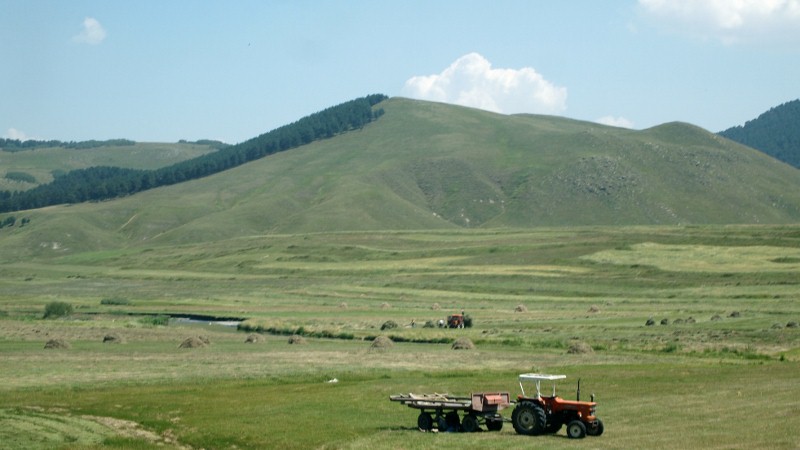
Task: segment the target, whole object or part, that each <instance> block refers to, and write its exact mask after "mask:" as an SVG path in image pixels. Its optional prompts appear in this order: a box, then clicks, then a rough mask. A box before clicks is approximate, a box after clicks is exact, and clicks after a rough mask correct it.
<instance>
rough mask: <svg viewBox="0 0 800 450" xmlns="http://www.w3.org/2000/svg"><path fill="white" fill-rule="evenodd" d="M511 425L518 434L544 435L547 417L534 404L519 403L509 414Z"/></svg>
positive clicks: (542, 410)
mask: <svg viewBox="0 0 800 450" xmlns="http://www.w3.org/2000/svg"><path fill="white" fill-rule="evenodd" d="M511 423H512V424H513V425H514V430H515V431H516V432H517V433H519V434H527V435H537V434H542V433H544V430H545V425H547V416H546V415H545V413H544V409H542V407H541V406H539V405H537V404H536V403H533V402H521V403H518V404H517V407H516V408H514V412H512V413H511Z"/></svg>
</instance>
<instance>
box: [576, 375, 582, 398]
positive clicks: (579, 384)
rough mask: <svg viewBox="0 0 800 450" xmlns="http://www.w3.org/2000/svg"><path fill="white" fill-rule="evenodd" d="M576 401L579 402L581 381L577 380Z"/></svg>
mask: <svg viewBox="0 0 800 450" xmlns="http://www.w3.org/2000/svg"><path fill="white" fill-rule="evenodd" d="M576 397H577V398H576V400H577V401H581V379H580V378H578V393H577V394H576Z"/></svg>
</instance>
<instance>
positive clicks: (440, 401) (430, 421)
mask: <svg viewBox="0 0 800 450" xmlns="http://www.w3.org/2000/svg"><path fill="white" fill-rule="evenodd" d="M389 400H391V401H393V402H399V403H401V404H403V405H406V406H408V407H409V408H414V409H419V410H420V413H419V416H418V417H417V427H418V428H419V429H420V431H433V429H434V426H435V427H436V429H437V430H438V431H466V432H474V431H479V430H480V429H481V428H480V426H481V425H485V426H486V428H487V429H488V430H489V431H500V430H501V429H502V428H503V422H506V421H508V420H507V419H505V418H503V416H502V415H500V411H501V410H502V409H504V408H506V407H508V406H510V405H511V399H510V396H509V393H508V392H476V393H473V394H472V395H470V396H453V395H449V394H398V395H391V396H389ZM459 412H460V413H461V414H462V417H460V416H459Z"/></svg>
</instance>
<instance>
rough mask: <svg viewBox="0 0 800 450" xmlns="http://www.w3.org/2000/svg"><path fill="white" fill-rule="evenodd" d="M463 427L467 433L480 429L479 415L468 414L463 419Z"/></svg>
mask: <svg viewBox="0 0 800 450" xmlns="http://www.w3.org/2000/svg"><path fill="white" fill-rule="evenodd" d="M461 429H462V430H464V431H465V432H467V433H474V432H476V431H478V430H479V429H480V424H479V423H478V416H476V415H475V414H467V415H466V416H464V418H463V419H461Z"/></svg>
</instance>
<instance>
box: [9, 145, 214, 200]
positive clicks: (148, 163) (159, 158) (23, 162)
mask: <svg viewBox="0 0 800 450" xmlns="http://www.w3.org/2000/svg"><path fill="white" fill-rule="evenodd" d="M56 142H57V141H56ZM127 142H129V143H128V144H127V145H113V144H108V145H96V146H87V147H85V148H70V147H64V146H58V145H39V146H35V147H33V146H32V147H29V148H23V149H14V150H12V149H9V148H7V147H2V146H0V191H21V190H27V189H31V188H34V187H36V186H39V185H41V184H44V183H49V182H51V181H53V175H54V173H55V174H58V173H66V172H69V171H70V170H76V169H85V168H88V167H95V166H111V167H124V168H129V169H157V168H160V167H165V166H169V165H171V164H175V163H177V162H181V161H185V160H188V159H191V158H195V157H197V156H201V155H205V154H207V153H210V152H213V151H216V150H217V149H218V148H219V146H220V143H217V142H213V141H202V142H197V143H191V142H179V143H174V144H170V143H155V142H135V143H134V142H131V141H127ZM44 144H48V143H47V142H46V143H44ZM15 174H16V175H15ZM22 174H24V175H27V176H24V175H22ZM9 175H10V176H9Z"/></svg>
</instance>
